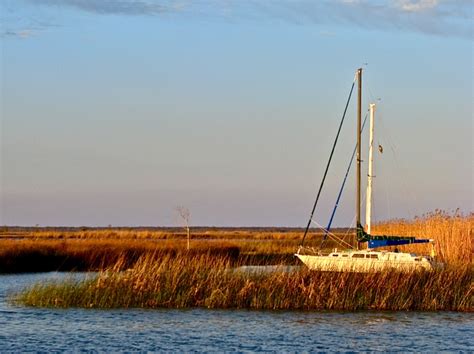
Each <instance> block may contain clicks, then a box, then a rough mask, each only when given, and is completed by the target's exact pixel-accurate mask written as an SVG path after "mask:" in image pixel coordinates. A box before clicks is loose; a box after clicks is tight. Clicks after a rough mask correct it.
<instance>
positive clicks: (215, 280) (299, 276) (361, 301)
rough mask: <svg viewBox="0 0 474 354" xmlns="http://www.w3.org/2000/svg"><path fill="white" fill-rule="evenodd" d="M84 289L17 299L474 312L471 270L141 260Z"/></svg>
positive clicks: (88, 304)
mask: <svg viewBox="0 0 474 354" xmlns="http://www.w3.org/2000/svg"><path fill="white" fill-rule="evenodd" d="M122 262H126V260H125V259H120V260H119V261H118V262H117V264H116V266H115V268H112V269H109V270H108V271H103V272H101V273H100V274H99V275H98V276H97V277H95V278H94V279H90V280H85V281H81V282H72V281H71V282H64V283H58V284H54V283H50V284H38V285H35V286H33V287H31V288H29V289H27V290H25V291H24V292H22V293H21V294H19V295H17V296H16V297H15V299H14V301H15V302H17V303H19V304H22V305H27V306H40V307H83V308H117V307H120V308H163V307H165V308H186V307H207V308H248V309H302V310H304V309H318V310H363V309H377V310H428V311H435V310H449V311H473V295H474V294H473V285H472V280H473V269H472V267H471V266H464V267H460V266H458V267H450V268H447V269H445V270H441V271H436V272H432V273H427V272H414V273H408V274H407V273H399V272H394V271H391V272H382V273H369V274H353V273H324V272H311V271H308V270H305V269H304V268H303V269H302V270H300V271H296V272H290V273H285V272H275V273H271V274H253V275H252V274H248V273H244V272H241V271H236V270H235V268H231V261H230V260H229V259H227V258H222V257H213V256H208V255H201V256H195V257H182V258H177V257H170V256H168V257H162V256H159V255H151V254H148V255H144V256H141V257H140V258H139V260H138V261H137V263H136V264H135V267H134V268H133V269H129V270H128V271H125V272H117V271H116V270H118V269H120V268H122Z"/></svg>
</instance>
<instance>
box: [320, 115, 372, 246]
mask: <svg viewBox="0 0 474 354" xmlns="http://www.w3.org/2000/svg"><path fill="white" fill-rule="evenodd" d="M366 121H367V113H366V114H365V117H364V123H362V128H361V129H360V130H361V132H362V131H364V126H365V122H366ZM356 152H357V144H356V146H355V147H354V151H353V152H352V156H351V160H350V161H349V166H348V167H347V170H346V175H345V176H344V179H343V181H342V186H341V189H340V190H339V194H338V195H337V199H336V205H334V208H333V210H332V214H331V217H330V219H329V223H328V226H327V227H326V233H325V235H324V237H323V239H322V241H321V248H322V247H323V245H324V242H325V241H326V238H327V234H328V233H329V231H330V230H331V225H332V222H333V220H334V215H335V214H336V210H337V207H338V206H339V201H340V200H341V196H342V192H343V190H344V186H345V185H346V181H347V176H348V175H349V171H350V169H351V166H352V162H353V161H354V157H355V154H356Z"/></svg>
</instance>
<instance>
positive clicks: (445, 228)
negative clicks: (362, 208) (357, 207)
mask: <svg viewBox="0 0 474 354" xmlns="http://www.w3.org/2000/svg"><path fill="white" fill-rule="evenodd" d="M473 226H474V213H470V214H468V215H463V214H461V213H460V212H459V211H454V212H452V213H450V212H446V211H443V210H435V211H434V212H431V213H427V214H425V215H423V216H421V217H416V218H415V219H414V220H390V221H387V222H381V223H378V224H376V225H374V228H373V229H374V231H373V232H372V233H373V234H374V235H377V234H386V235H400V236H416V237H418V238H430V239H434V241H435V250H436V254H437V256H438V257H439V259H440V260H441V261H442V262H445V263H449V264H469V263H472V261H473V258H472V257H473V250H474V234H473V230H474V228H473ZM399 248H401V249H402V250H405V251H413V252H416V253H429V251H428V248H427V246H426V245H424V244H418V245H409V246H405V247H399Z"/></svg>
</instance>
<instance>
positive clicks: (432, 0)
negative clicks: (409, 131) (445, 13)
mask: <svg viewBox="0 0 474 354" xmlns="http://www.w3.org/2000/svg"><path fill="white" fill-rule="evenodd" d="M396 5H398V7H399V8H400V9H401V10H403V11H407V12H422V11H426V10H430V9H433V8H435V7H437V6H438V5H439V1H438V0H419V1H412V0H399V1H397V2H396Z"/></svg>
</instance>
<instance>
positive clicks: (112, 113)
mask: <svg viewBox="0 0 474 354" xmlns="http://www.w3.org/2000/svg"><path fill="white" fill-rule="evenodd" d="M1 6H2V7H1V13H0V20H1V32H0V34H1V37H0V40H1V70H0V73H1V96H0V99H1V107H2V110H1V123H2V126H1V127H2V128H1V132H2V136H1V165H0V166H1V213H0V223H1V224H8V225H35V224H40V225H78V226H80V225H109V224H112V225H177V224H178V223H179V220H178V217H177V213H176V211H175V207H176V206H178V205H183V206H185V207H187V208H188V209H189V210H190V213H191V223H192V224H194V225H218V226H219V225H223V226H243V225H248V226H252V225H259V226H268V225H275V226H277V225H281V226H304V225H305V223H306V221H307V218H308V215H309V212H310V209H311V206H312V203H313V200H314V197H315V192H316V189H317V187H318V185H319V181H320V179H321V177H322V173H323V171H324V167H325V163H326V161H327V158H328V154H329V151H330V148H331V144H332V140H333V139H334V135H335V133H336V129H337V125H338V123H339V119H340V117H341V114H342V111H343V108H344V103H345V100H346V98H347V95H348V92H349V89H350V85H351V83H352V80H353V77H354V72H355V70H356V68H357V67H359V66H361V65H363V64H364V63H368V65H364V80H363V83H364V97H363V101H364V107H368V104H369V102H372V101H376V102H377V104H378V107H377V117H376V141H377V143H380V144H382V145H383V146H384V154H382V155H380V154H378V155H377V156H376V159H377V160H376V175H377V177H376V180H375V182H374V183H375V191H374V193H375V201H374V205H375V210H374V214H375V219H376V220H384V219H388V218H394V217H406V218H411V217H413V216H415V215H421V214H423V213H425V212H428V211H431V210H434V209H435V208H440V209H446V210H452V209H455V208H461V210H463V211H464V212H470V211H472V210H473V205H472V190H473V175H472V165H473V156H472V154H473V148H474V146H473V140H472V134H473V127H472V118H473V115H472V113H473V47H472V39H473V37H472V34H473V27H472V26H473V25H472V23H473V22H472V19H473V8H472V3H471V2H470V1H441V0H438V1H436V0H421V1H408V0H406V1H404V0H400V1H368V0H359V1H357V0H352V1H349V0H346V1H318V2H315V1H298V0H294V1H289V0H286V1H285V0H275V1H256V0H254V1H250V0H249V1H233V0H207V1H186V0H181V1H179V0H176V1H173V0H168V1H158V0H156V1H152V0H149V1H132V0H120V1H118V0H117V1H106V0H102V1H100V0H61V1H60V0H3V1H2V3H1ZM354 103H355V101H353V102H352V104H351V106H350V108H349V114H348V117H347V122H346V123H345V126H344V130H343V133H342V136H341V143H340V145H338V147H337V149H336V156H335V160H334V165H333V166H332V168H331V170H330V174H329V178H328V182H327V185H326V187H325V189H324V194H323V196H322V200H321V203H320V205H319V206H318V209H317V212H316V220H317V221H318V222H320V223H322V224H325V223H326V222H327V218H328V215H329V212H330V209H331V208H332V206H333V203H334V200H335V197H336V195H337V191H338V188H339V185H340V183H341V181H342V177H343V174H344V171H345V168H346V165H347V163H348V160H349V158H350V153H351V151H352V149H353V146H354V143H355V134H354V126H355V105H354ZM364 144H365V145H364V148H363V150H364V151H366V149H365V146H366V145H367V142H366V139H365V140H364ZM364 154H365V152H364ZM365 165H366V164H364V168H366V166H365ZM364 173H365V172H364ZM352 177H353V176H351V180H350V181H349V185H348V188H347V190H346V193H345V195H344V198H343V201H342V205H341V207H340V210H339V212H338V217H337V220H336V224H337V225H340V226H344V225H349V224H350V223H351V222H352V219H353V215H354V179H353V178H352Z"/></svg>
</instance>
